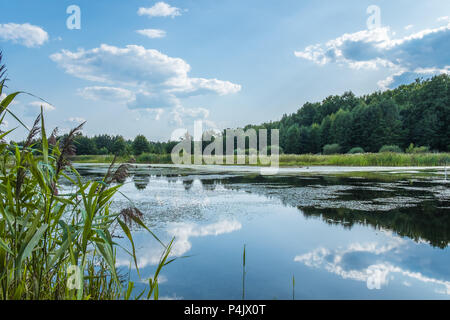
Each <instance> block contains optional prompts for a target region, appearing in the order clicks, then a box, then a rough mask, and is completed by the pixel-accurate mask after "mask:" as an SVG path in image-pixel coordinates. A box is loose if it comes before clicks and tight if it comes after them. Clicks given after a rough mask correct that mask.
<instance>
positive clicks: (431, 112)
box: [19, 74, 450, 156]
mask: <svg viewBox="0 0 450 320" xmlns="http://www.w3.org/2000/svg"><path fill="white" fill-rule="evenodd" d="M449 82H450V76H449V75H445V74H443V75H439V76H435V77H433V78H431V79H428V80H419V79H418V80H416V81H415V82H414V83H411V84H409V85H403V86H400V87H398V88H396V89H393V90H387V91H384V92H380V91H378V92H375V93H373V94H370V95H364V96H361V97H357V96H355V95H354V94H353V93H352V92H346V93H344V94H343V95H340V96H329V97H327V98H326V99H325V100H323V101H322V102H316V103H310V102H307V103H305V104H304V105H303V106H302V107H301V108H300V109H299V110H298V111H297V112H296V113H293V114H290V115H287V114H284V115H283V117H282V119H281V120H280V121H274V122H269V123H263V124H261V125H248V126H246V127H245V128H244V130H248V129H255V130H256V132H257V131H258V130H259V129H267V130H268V143H270V129H279V131H280V146H279V151H280V152H281V153H285V154H339V153H365V152H380V151H381V152H384V151H387V152H403V151H406V152H409V153H415V152H427V151H432V152H434V151H435V152H449V151H450V91H449ZM62 138H63V139H64V138H65V136H62ZM214 139H215V138H214V137H213V138H212V141H213V140H214ZM235 141H237V140H236V138H235ZM35 143H36V145H35V147H36V148H40V143H39V141H36V142H35ZM177 143H178V142H176V141H168V142H153V141H148V140H147V138H146V137H145V136H143V135H138V136H137V137H136V138H134V140H128V139H125V138H124V137H123V136H120V135H117V136H111V135H107V134H102V135H97V136H94V137H87V136H83V135H81V134H79V135H77V137H76V138H75V139H74V145H75V148H76V151H75V153H76V155H119V156H126V155H136V156H139V155H142V154H155V155H167V154H169V153H170V152H171V151H172V149H173V147H174V146H175V145H176V144H177ZM210 143H211V142H210V141H203V143H202V149H205V147H206V146H207V145H208V144H210ZM19 144H21V143H19ZM22 144H23V142H22ZM235 145H236V144H235ZM223 147H224V148H223V149H224V150H226V137H225V130H224V132H223ZM248 148H249V137H248V136H247V137H245V149H246V151H247V152H248ZM192 150H193V148H192ZM235 153H236V150H235Z"/></svg>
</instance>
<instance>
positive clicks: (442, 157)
mask: <svg viewBox="0 0 450 320" xmlns="http://www.w3.org/2000/svg"><path fill="white" fill-rule="evenodd" d="M113 158H114V156H112V155H103V156H101V155H82V156H74V157H71V159H70V160H71V161H73V162H75V163H109V162H111V160H112V159H113ZM119 160H120V161H124V162H125V161H129V157H123V158H122V159H120V158H119ZM133 160H134V162H136V163H140V164H171V163H172V160H171V157H170V154H149V153H145V154H142V155H140V156H137V157H136V158H133ZM192 163H193V161H192ZM235 163H237V162H236V161H235ZM248 163H249V162H248V157H247V159H246V164H248ZM224 165H225V163H224ZM257 165H262V164H261V163H258V164H257ZM279 165H280V167H299V166H374V167H376V166H387V167H403V166H405V167H408V166H411V167H416V166H427V167H428V166H429V167H433V166H445V165H450V153H420V154H419V153H392V152H385V153H364V154H337V155H314V154H303V155H291V154H281V155H280V162H279Z"/></svg>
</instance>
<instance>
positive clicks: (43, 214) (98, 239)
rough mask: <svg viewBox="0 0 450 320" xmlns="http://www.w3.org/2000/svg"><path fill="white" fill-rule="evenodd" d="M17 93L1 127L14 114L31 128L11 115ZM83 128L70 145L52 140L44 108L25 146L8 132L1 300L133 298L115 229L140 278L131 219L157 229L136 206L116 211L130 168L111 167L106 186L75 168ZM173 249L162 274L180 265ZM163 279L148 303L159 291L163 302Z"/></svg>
mask: <svg viewBox="0 0 450 320" xmlns="http://www.w3.org/2000/svg"><path fill="white" fill-rule="evenodd" d="M3 87H4V81H2V82H0V95H1V94H2V91H3ZM17 95H18V93H13V94H10V95H8V96H7V97H6V98H5V99H3V100H2V101H1V102H0V124H1V123H3V121H4V117H5V115H6V113H9V114H10V115H12V116H13V117H15V118H16V119H17V120H18V121H19V122H20V123H21V124H22V125H23V123H22V122H21V121H20V120H19V118H17V117H16V116H15V115H14V114H13V113H12V112H11V111H10V110H9V106H10V105H11V102H12V101H13V100H14V98H15V97H16V96H17ZM24 126H25V125H24ZM25 127H26V126H25ZM81 127H82V125H80V126H79V127H77V128H75V129H73V130H72V131H71V132H70V133H69V135H68V136H67V138H65V139H64V140H63V141H61V140H60V141H57V139H56V136H57V134H56V130H54V131H53V133H52V134H51V135H50V137H48V138H47V134H46V130H45V124H44V117H43V114H42V109H41V114H40V115H39V116H38V118H37V119H36V121H35V122H34V125H33V127H32V128H31V129H29V134H28V137H27V139H26V140H25V144H24V145H23V146H21V147H19V146H18V145H9V144H7V143H6V142H5V141H4V138H5V137H7V135H8V134H9V133H10V132H11V131H12V130H11V131H8V132H3V133H0V159H1V160H0V161H1V162H0V182H1V184H0V299H118V298H130V297H131V291H132V288H133V283H129V284H128V286H127V288H128V289H127V291H126V292H125V291H124V289H123V288H124V279H123V277H121V276H120V275H119V273H118V271H117V269H116V252H117V250H121V248H120V247H119V245H118V244H117V243H116V241H115V240H114V237H115V235H114V234H113V233H112V231H111V230H113V227H116V226H117V227H119V228H120V229H121V230H122V233H123V234H124V235H125V236H126V238H128V240H129V242H130V247H131V249H129V250H127V252H128V253H129V254H130V256H131V257H132V260H133V261H134V263H135V266H136V270H137V272H138V274H139V269H138V266H137V258H136V252H135V245H134V242H133V238H132V235H131V233H130V229H129V227H128V224H127V223H126V222H127V221H126V220H128V222H130V221H132V223H136V224H138V225H140V226H141V227H142V228H145V229H147V230H148V231H149V232H151V231H150V230H149V229H148V228H147V227H146V226H145V225H144V224H143V222H142V221H141V219H140V211H139V210H138V209H137V208H135V207H134V206H133V205H132V204H130V208H128V209H126V210H122V211H121V212H112V210H111V208H110V204H111V201H112V198H113V196H114V195H115V194H116V193H117V192H120V191H119V189H120V187H121V184H120V183H119V181H121V180H123V178H124V177H125V176H126V174H127V166H126V165H121V166H119V168H118V169H117V170H115V171H113V170H112V168H113V166H111V167H110V168H109V170H108V173H107V174H106V175H105V177H104V178H103V179H102V180H101V181H87V182H85V181H83V179H82V178H81V176H80V175H79V173H78V172H77V171H76V170H75V169H74V168H73V167H72V166H71V164H70V162H69V160H68V158H69V156H70V155H72V154H73V151H74V147H73V139H74V137H75V135H76V134H77V132H79V131H80V129H81ZM39 136H40V140H41V141H42V148H41V149H39V150H36V149H33V141H36V138H37V137H39ZM62 178H65V179H66V180H67V181H69V183H70V184H71V190H72V191H71V192H63V191H62V189H61V186H60V181H61V179H62ZM152 235H153V233H152ZM155 237H156V236H155ZM162 245H163V244H162ZM163 246H164V245H163ZM170 249H171V245H169V246H164V247H163V251H164V254H163V257H165V259H162V260H161V262H160V264H159V266H158V269H157V270H160V269H161V268H162V267H163V266H164V265H166V264H167V263H169V262H171V261H172V260H171V261H169V262H168V261H167V257H168V255H169V251H170ZM125 250H126V249H125ZM71 269H72V270H79V271H80V272H79V277H80V279H79V281H78V282H77V284H78V285H75V286H72V285H71V284H73V283H71V282H70V281H68V280H69V279H70V277H71V274H70V273H69V272H68V270H71ZM158 272H159V271H158ZM157 281H158V280H157V277H156V278H154V280H152V281H151V282H150V290H149V294H148V295H147V298H151V297H152V294H153V297H154V298H157V297H158V295H157V293H156V294H155V288H156V290H157V287H158V285H157ZM130 288H131V289H130ZM142 294H143V293H141V295H140V296H142Z"/></svg>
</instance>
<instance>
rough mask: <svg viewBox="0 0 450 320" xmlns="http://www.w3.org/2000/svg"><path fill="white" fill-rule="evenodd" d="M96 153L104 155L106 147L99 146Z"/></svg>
mask: <svg viewBox="0 0 450 320" xmlns="http://www.w3.org/2000/svg"><path fill="white" fill-rule="evenodd" d="M98 154H99V155H101V156H105V155H107V154H108V149H106V147H103V148H100V149H99V150H98Z"/></svg>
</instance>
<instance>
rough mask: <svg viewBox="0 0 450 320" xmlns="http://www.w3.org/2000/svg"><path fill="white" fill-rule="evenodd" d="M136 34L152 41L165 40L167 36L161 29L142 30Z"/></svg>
mask: <svg viewBox="0 0 450 320" xmlns="http://www.w3.org/2000/svg"><path fill="white" fill-rule="evenodd" d="M136 32H137V33H139V34H141V35H143V36H145V37H147V38H150V39H156V38H164V37H165V36H166V32H165V31H164V30H161V29H142V30H137V31H136Z"/></svg>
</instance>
